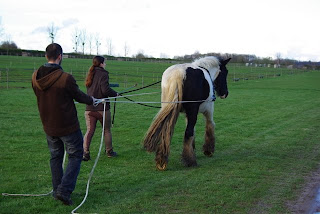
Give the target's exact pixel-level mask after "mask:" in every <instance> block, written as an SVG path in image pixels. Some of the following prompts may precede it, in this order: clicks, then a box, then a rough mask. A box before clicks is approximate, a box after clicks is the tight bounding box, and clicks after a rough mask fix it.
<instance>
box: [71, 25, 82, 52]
mask: <svg viewBox="0 0 320 214" xmlns="http://www.w3.org/2000/svg"><path fill="white" fill-rule="evenodd" d="M79 39H80V31H79V30H78V28H75V29H74V31H73V33H72V42H73V45H74V47H73V50H74V51H75V52H76V53H77V52H78V46H79Z"/></svg>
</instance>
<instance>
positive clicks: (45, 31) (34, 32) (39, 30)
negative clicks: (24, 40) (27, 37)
mask: <svg viewBox="0 0 320 214" xmlns="http://www.w3.org/2000/svg"><path fill="white" fill-rule="evenodd" d="M47 31H48V26H47V27H43V26H42V27H37V28H36V29H34V30H33V31H32V32H31V34H38V33H47Z"/></svg>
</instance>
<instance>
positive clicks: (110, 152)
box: [107, 150, 118, 158]
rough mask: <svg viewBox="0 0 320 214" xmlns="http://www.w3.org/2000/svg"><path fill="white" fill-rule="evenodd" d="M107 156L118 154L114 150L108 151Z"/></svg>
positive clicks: (111, 156)
mask: <svg viewBox="0 0 320 214" xmlns="http://www.w3.org/2000/svg"><path fill="white" fill-rule="evenodd" d="M107 156H108V158H113V157H116V156H118V154H117V153H116V152H114V151H113V150H111V151H109V152H107Z"/></svg>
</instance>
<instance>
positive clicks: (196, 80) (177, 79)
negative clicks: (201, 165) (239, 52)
mask: <svg viewBox="0 0 320 214" xmlns="http://www.w3.org/2000/svg"><path fill="white" fill-rule="evenodd" d="M230 59H231V58H228V59H225V60H224V59H221V58H217V57H214V56H207V57H203V58H199V59H197V60H195V61H193V62H192V63H185V64H176V65H172V66H170V67H169V68H167V69H166V70H165V71H164V73H163V75H162V80H161V109H160V110H159V112H158V113H157V115H156V116H155V117H154V119H153V121H152V123H151V125H150V127H149V129H148V131H147V132H146V134H145V137H144V139H143V145H144V148H145V149H146V150H147V151H148V152H155V153H156V157H155V162H156V168H157V169H158V170H165V169H166V168H167V166H168V158H169V152H170V143H171V138H172V135H173V132H174V126H175V124H176V122H177V119H178V116H179V113H180V112H182V113H185V116H186V122H187V126H186V130H185V133H184V142H183V151H182V163H183V164H184V165H185V166H187V167H193V166H197V161H196V155H195V136H194V127H195V125H196V122H197V116H198V113H199V112H200V113H202V114H203V115H204V116H205V118H206V131H205V143H204V144H203V147H202V148H203V153H204V155H205V156H208V157H211V156H212V155H213V153H214V149H215V135H214V127H215V123H214V121H213V110H214V102H213V101H215V94H217V95H218V96H219V97H220V98H221V99H225V98H227V96H228V94H229V92H228V86H227V75H228V70H227V67H226V65H227V63H228V62H229V61H230Z"/></svg>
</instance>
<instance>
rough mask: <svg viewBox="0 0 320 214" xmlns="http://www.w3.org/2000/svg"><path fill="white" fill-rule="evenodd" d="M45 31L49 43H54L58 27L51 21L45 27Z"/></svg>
mask: <svg viewBox="0 0 320 214" xmlns="http://www.w3.org/2000/svg"><path fill="white" fill-rule="evenodd" d="M47 32H48V34H49V38H50V40H51V43H54V39H55V37H56V36H57V32H58V27H55V26H54V24H53V23H51V25H50V26H49V27H47Z"/></svg>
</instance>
